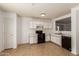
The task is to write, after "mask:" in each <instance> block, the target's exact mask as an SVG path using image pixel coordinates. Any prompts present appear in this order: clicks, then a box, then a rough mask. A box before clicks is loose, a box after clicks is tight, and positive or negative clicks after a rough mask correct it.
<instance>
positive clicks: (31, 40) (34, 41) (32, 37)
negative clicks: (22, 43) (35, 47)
mask: <svg viewBox="0 0 79 59" xmlns="http://www.w3.org/2000/svg"><path fill="white" fill-rule="evenodd" d="M34 43H37V37H36V36H30V44H34Z"/></svg>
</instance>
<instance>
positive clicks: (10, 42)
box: [4, 14, 17, 49]
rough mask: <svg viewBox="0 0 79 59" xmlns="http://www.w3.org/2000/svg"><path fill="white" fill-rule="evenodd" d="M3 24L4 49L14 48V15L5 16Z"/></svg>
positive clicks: (15, 43)
mask: <svg viewBox="0 0 79 59" xmlns="http://www.w3.org/2000/svg"><path fill="white" fill-rule="evenodd" d="M4 18H5V22H4V29H5V30H4V31H5V34H4V36H5V49H8V48H16V47H17V40H16V38H17V37H16V35H17V33H16V15H15V14H6V16H5V17H4Z"/></svg>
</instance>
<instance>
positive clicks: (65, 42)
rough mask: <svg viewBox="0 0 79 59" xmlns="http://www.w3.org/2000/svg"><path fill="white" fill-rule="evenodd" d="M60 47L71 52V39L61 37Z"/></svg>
mask: <svg viewBox="0 0 79 59" xmlns="http://www.w3.org/2000/svg"><path fill="white" fill-rule="evenodd" d="M62 47H63V48H65V49H67V50H69V51H71V37H67V36H62Z"/></svg>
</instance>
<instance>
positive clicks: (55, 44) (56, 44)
mask: <svg viewBox="0 0 79 59" xmlns="http://www.w3.org/2000/svg"><path fill="white" fill-rule="evenodd" d="M50 42H51V43H53V44H55V45H57V46H59V47H61V46H60V45H58V44H56V43H54V42H52V41H50Z"/></svg>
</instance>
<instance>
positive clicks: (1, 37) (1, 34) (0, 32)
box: [0, 11, 4, 51]
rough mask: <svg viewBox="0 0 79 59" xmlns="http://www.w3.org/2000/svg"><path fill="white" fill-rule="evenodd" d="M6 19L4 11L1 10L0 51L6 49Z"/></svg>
mask: <svg viewBox="0 0 79 59" xmlns="http://www.w3.org/2000/svg"><path fill="white" fill-rule="evenodd" d="M3 22H4V20H3V16H2V11H0V51H2V50H3V49H4V23H3Z"/></svg>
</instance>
